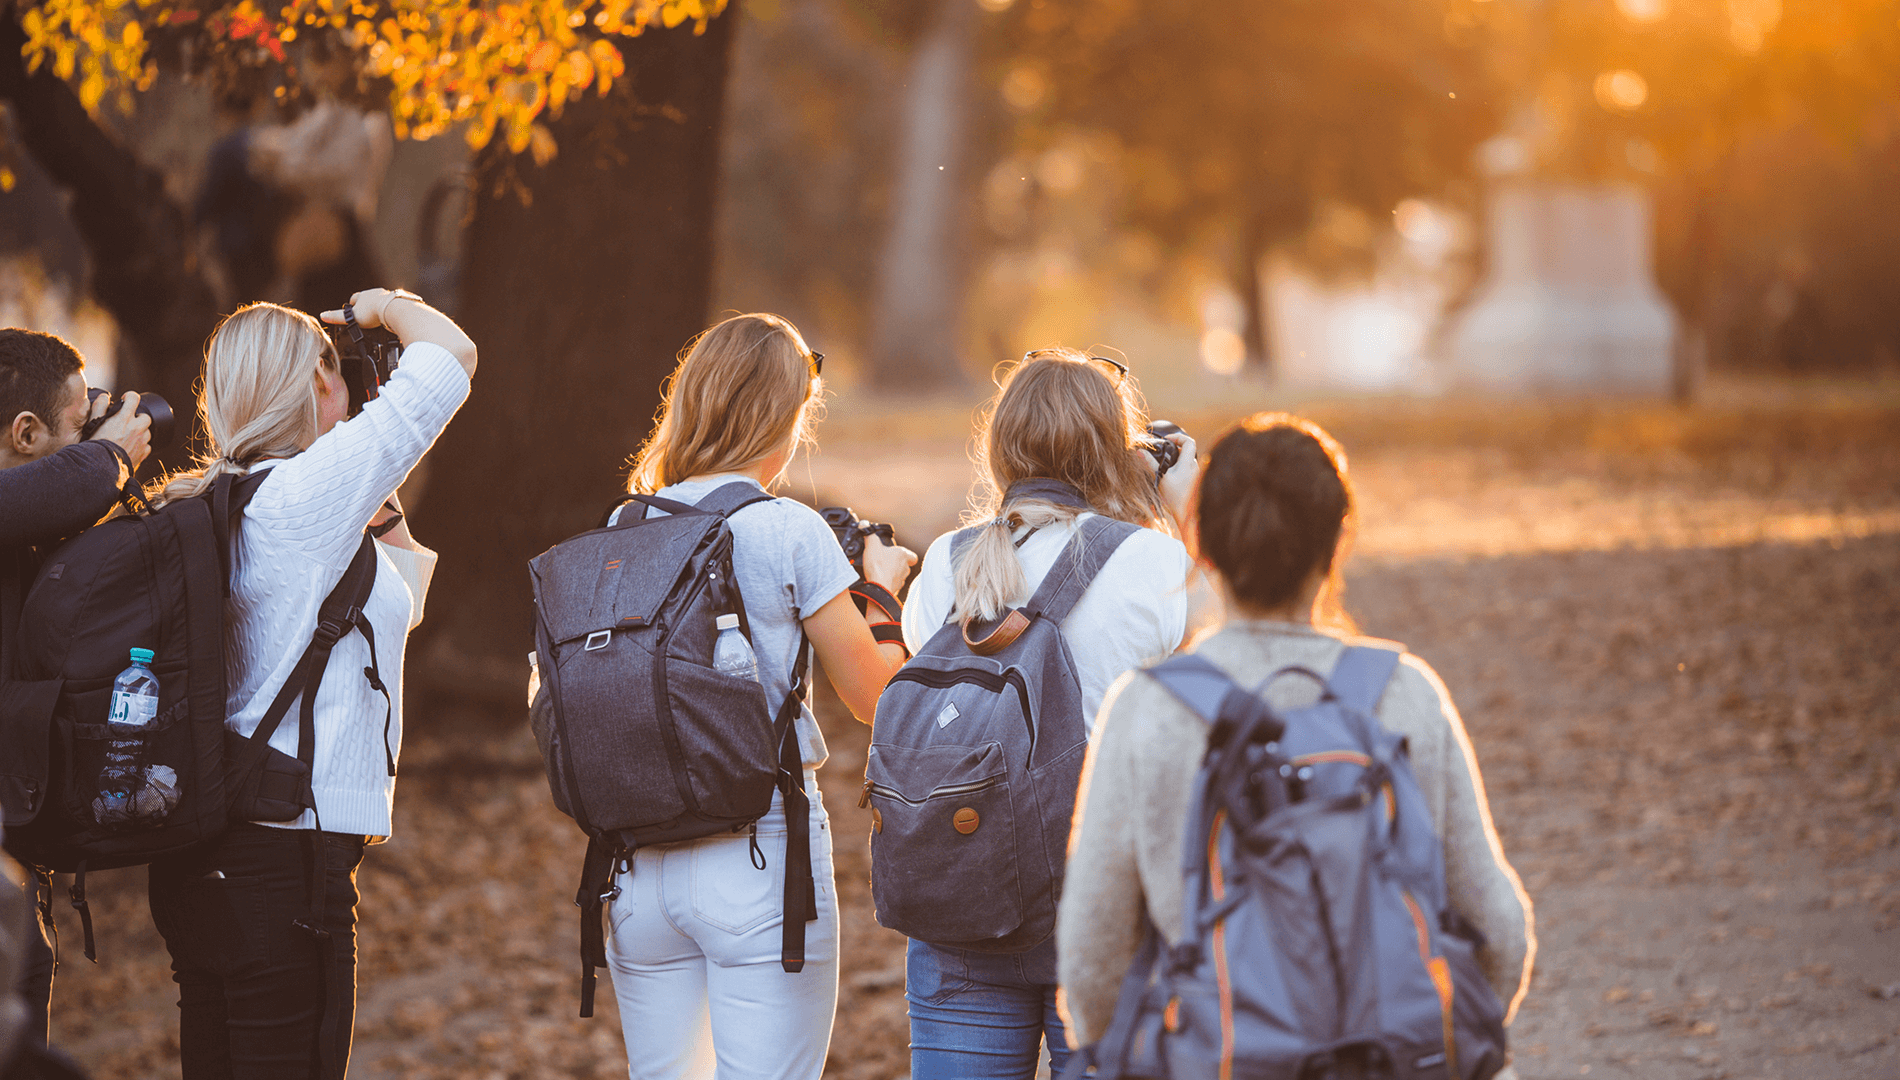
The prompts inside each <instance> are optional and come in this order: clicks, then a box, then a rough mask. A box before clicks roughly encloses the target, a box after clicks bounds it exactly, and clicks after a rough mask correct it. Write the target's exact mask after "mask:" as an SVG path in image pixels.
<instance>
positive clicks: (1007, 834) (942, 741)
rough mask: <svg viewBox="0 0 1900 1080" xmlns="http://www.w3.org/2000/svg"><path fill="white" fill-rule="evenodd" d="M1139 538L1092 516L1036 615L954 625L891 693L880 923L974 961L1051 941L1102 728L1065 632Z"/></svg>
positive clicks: (873, 757) (869, 781) (873, 758)
mask: <svg viewBox="0 0 1900 1080" xmlns="http://www.w3.org/2000/svg"><path fill="white" fill-rule="evenodd" d="M1136 531H1137V528H1136V526H1134V525H1131V524H1129V523H1128V522H1125V521H1116V520H1114V519H1112V518H1107V517H1102V516H1093V517H1089V518H1085V519H1082V520H1081V521H1080V522H1079V523H1078V524H1077V526H1076V530H1075V533H1074V535H1073V536H1072V537H1071V538H1070V540H1069V543H1068V545H1067V546H1066V547H1065V548H1064V549H1063V551H1062V552H1061V554H1059V555H1057V556H1056V561H1055V563H1054V564H1053V565H1051V566H1050V568H1049V572H1048V574H1047V575H1045V576H1044V578H1043V580H1042V584H1041V585H1040V586H1038V587H1037V589H1036V591H1035V594H1034V595H1033V596H1031V597H1030V599H1029V602H1028V603H1027V604H1025V605H1024V606H1023V607H1021V608H1013V609H1011V610H1009V611H1007V612H1005V613H1004V615H1003V616H1002V618H1000V619H999V620H997V621H996V624H995V625H994V626H993V627H991V628H989V629H988V630H987V631H986V632H984V633H983V636H981V637H972V636H971V629H972V628H971V627H966V626H963V625H962V624H961V623H960V622H959V621H958V620H957V618H956V616H955V615H954V613H953V614H952V616H951V619H950V621H949V622H947V623H945V625H944V626H943V627H942V628H941V629H939V630H938V631H937V633H936V634H935V635H934V636H932V637H931V639H930V641H929V642H928V643H927V644H925V645H924V647H923V648H922V649H921V650H919V651H918V653H917V655H916V656H915V657H913V658H911V660H910V662H909V663H907V664H905V665H904V666H903V668H901V669H900V670H899V671H898V672H897V674H896V675H895V676H893V677H892V678H891V681H890V684H889V685H888V686H886V687H885V688H884V695H883V696H882V697H881V698H879V699H878V703H877V722H876V723H875V724H873V725H872V728H871V749H870V754H869V757H868V759H867V761H866V764H865V770H864V794H863V797H862V798H861V799H860V805H863V804H865V803H868V804H869V805H870V807H871V822H872V824H871V896H872V898H873V900H874V901H875V903H876V906H877V921H878V922H879V923H882V924H883V925H885V926H888V927H890V928H891V929H893V930H896V931H898V932H900V933H903V934H905V935H908V936H910V937H914V938H917V939H919V940H921V941H927V942H930V943H932V944H935V945H945V946H950V947H953V948H959V949H970V950H973V951H977V952H1021V951H1024V950H1026V949H1030V948H1033V947H1034V946H1036V945H1039V944H1041V943H1042V942H1043V941H1045V940H1047V939H1048V937H1049V935H1050V934H1051V933H1053V932H1054V930H1055V920H1056V902H1057V901H1058V900H1059V899H1060V898H1061V895H1062V868H1063V863H1064V862H1065V861H1066V859H1067V857H1068V848H1069V819H1070V818H1071V817H1073V816H1074V813H1075V792H1076V786H1077V784H1078V783H1079V782H1080V780H1081V776H1082V758H1083V755H1084V754H1085V752H1086V751H1087V749H1088V725H1089V719H1090V718H1089V717H1087V716H1085V715H1084V714H1083V703H1082V686H1081V683H1080V681H1079V680H1078V679H1077V678H1076V673H1075V658H1074V656H1073V655H1071V654H1070V652H1069V645H1068V642H1066V641H1065V640H1063V637H1062V629H1061V624H1062V620H1063V619H1065V618H1067V617H1068V615H1069V612H1070V611H1071V610H1073V609H1074V607H1075V604H1076V601H1078V600H1080V599H1081V598H1082V593H1083V592H1084V590H1086V589H1087V588H1088V587H1089V583H1090V582H1092V581H1094V580H1095V575H1096V573H1097V572H1099V571H1100V570H1101V568H1102V566H1103V564H1105V563H1106V562H1108V558H1109V556H1111V555H1113V554H1114V553H1115V551H1116V549H1118V548H1119V547H1120V546H1121V544H1122V542H1123V541H1124V540H1126V539H1128V537H1130V536H1132V535H1134V534H1135V532H1136ZM974 536H975V530H973V529H966V530H964V531H963V532H961V533H959V534H958V535H957V536H956V537H955V538H954V539H953V540H952V547H951V551H952V557H953V558H954V557H955V554H956V553H957V552H960V551H961V550H962V549H963V546H964V545H965V544H967V543H969V542H970V541H971V539H973V538H974ZM977 629H978V630H982V628H981V627H978V628H977Z"/></svg>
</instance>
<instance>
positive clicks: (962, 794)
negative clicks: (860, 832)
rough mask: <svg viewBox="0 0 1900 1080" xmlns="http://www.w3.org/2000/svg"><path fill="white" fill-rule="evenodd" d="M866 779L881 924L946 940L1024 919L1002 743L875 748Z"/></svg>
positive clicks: (988, 933) (987, 935)
mask: <svg viewBox="0 0 1900 1080" xmlns="http://www.w3.org/2000/svg"><path fill="white" fill-rule="evenodd" d="M865 784H866V787H865V791H866V794H867V796H868V798H869V801H870V804H871V808H872V813H873V818H872V820H873V822H874V824H873V826H872V832H871V891H872V894H873V896H874V898H875V900H876V903H877V920H878V922H880V923H882V924H883V925H885V926H888V927H890V928H891V929H893V930H897V931H900V932H902V933H904V934H908V935H909V936H911V937H915V938H918V939H920V940H923V941H932V942H940V943H944V944H956V943H962V942H984V941H989V940H993V939H996V938H1000V937H1003V936H1005V935H1007V934H1009V933H1010V932H1012V931H1014V930H1015V929H1016V928H1017V927H1019V926H1021V925H1022V922H1023V897H1022V887H1021V881H1020V877H1019V875H1018V871H1017V862H1018V858H1019V853H1018V851H1017V843H1016V813H1015V808H1014V806H1013V805H1012V803H1011V790H1010V784H1009V773H1008V767H1007V765H1006V764H1005V762H1004V759H1003V749H1002V747H1001V746H1000V745H998V744H996V743H985V744H984V745H982V746H975V747H971V746H932V747H925V748H922V749H911V748H907V747H898V746H873V747H872V748H871V755H870V760H869V761H868V762H867V763H866V767H865Z"/></svg>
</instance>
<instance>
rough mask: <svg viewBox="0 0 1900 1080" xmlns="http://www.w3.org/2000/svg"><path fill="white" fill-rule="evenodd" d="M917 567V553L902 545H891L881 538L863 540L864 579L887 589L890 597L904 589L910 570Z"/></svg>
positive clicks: (873, 537)
mask: <svg viewBox="0 0 1900 1080" xmlns="http://www.w3.org/2000/svg"><path fill="white" fill-rule="evenodd" d="M916 565H917V553H916V552H914V551H912V550H911V549H909V548H907V547H905V546H903V545H902V544H893V543H891V542H890V541H889V540H886V539H884V538H883V537H881V536H867V537H865V538H864V579H865V580H866V581H869V582H871V583H873V584H876V585H882V586H884V587H885V588H886V589H889V590H890V592H891V595H893V596H895V595H897V591H898V590H899V589H902V588H903V587H904V581H905V580H906V579H907V578H909V577H910V568H911V567H913V566H916Z"/></svg>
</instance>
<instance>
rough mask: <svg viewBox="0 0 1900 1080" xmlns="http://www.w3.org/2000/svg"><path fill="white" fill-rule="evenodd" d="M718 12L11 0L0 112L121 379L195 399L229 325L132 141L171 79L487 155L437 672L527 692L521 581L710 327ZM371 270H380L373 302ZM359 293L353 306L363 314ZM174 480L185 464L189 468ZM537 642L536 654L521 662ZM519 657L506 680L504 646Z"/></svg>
mask: <svg viewBox="0 0 1900 1080" xmlns="http://www.w3.org/2000/svg"><path fill="white" fill-rule="evenodd" d="M723 7H724V3H723V0H527V2H523V3H499V4H488V3H479V2H473V0H389V2H384V0H374V2H369V0H291V2H290V3H288V4H287V5H286V6H284V7H282V8H277V9H270V10H266V9H263V8H259V7H258V6H257V4H256V3H255V2H254V0H235V2H231V0H213V2H209V3H204V4H203V5H202V6H200V5H197V4H194V3H192V2H189V0H187V2H185V3H172V2H169V0H40V2H39V3H35V4H24V3H20V2H18V0H15V2H14V3H11V4H8V5H7V6H6V7H5V8H4V9H0V99H4V100H5V101H6V102H7V103H8V104H9V105H10V106H11V110H12V112H13V114H14V116H15V118H16V121H17V123H16V129H17V130H18V131H19V132H20V140H21V142H22V143H23V144H24V145H25V147H26V149H27V150H28V151H29V152H30V153H31V154H32V156H33V157H34V159H35V161H36V162H37V163H39V164H40V165H41V166H42V167H43V168H45V169H46V170H47V171H48V172H49V173H51V174H52V176H53V178H54V180H55V181H56V182H58V183H59V184H61V185H62V186H64V187H66V188H67V189H68V190H70V191H71V192H73V200H72V204H71V212H72V214H73V217H74V219H75V222H76V223H77V225H78V227H79V231H80V233H81V235H82V237H84V239H85V242H86V246H87V248H88V253H89V254H90V256H91V263H92V266H93V274H92V290H93V292H94V295H95V296H96V297H97V298H98V299H99V301H100V302H101V304H102V305H104V306H105V307H106V309H107V310H108V311H109V312H111V313H112V314H113V315H114V316H115V318H116V319H117V320H118V322H119V324H120V325H121V327H123V332H124V334H125V339H126V342H127V343H128V344H129V345H130V346H131V349H130V352H131V354H132V355H131V356H129V357H128V361H129V362H128V363H127V364H126V365H125V366H124V369H123V372H122V374H123V375H124V376H126V377H125V378H122V379H121V382H122V383H128V382H129V383H131V384H132V385H138V386H141V387H143V388H146V389H154V390H158V391H160V392H162V393H164V394H166V395H167V396H168V397H170V398H171V399H172V400H173V401H175V402H178V403H180V405H181V406H183V405H184V403H186V402H189V401H190V400H191V399H192V393H191V383H192V380H193V379H194V378H195V377H196V374H197V371H198V367H199V364H200V361H201V356H202V353H201V349H202V343H203V341H204V339H205V337H206V336H207V335H208V334H209V333H210V331H211V329H212V327H213V326H214V325H215V323H216V319H217V315H218V310H217V306H216V301H215V299H214V297H213V293H212V290H211V289H210V287H209V286H208V284H207V282H206V280H205V276H204V274H203V273H202V268H201V267H200V266H199V264H198V261H197V254H196V248H195V242H194V237H193V230H192V226H191V223H190V220H189V216H188V215H187V213H186V212H185V210H184V209H183V208H182V207H181V206H179V205H178V204H177V203H176V201H175V200H173V199H172V197H171V196H170V195H169V194H168V193H167V192H166V189H165V185H164V181H163V177H161V176H160V175H159V174H158V173H157V171H156V170H154V169H152V168H151V167H149V166H147V165H145V164H143V163H141V162H139V161H138V160H137V159H136V158H134V157H133V155H132V154H131V153H130V152H129V151H128V150H127V149H126V148H125V146H124V144H123V143H122V142H121V141H120V140H119V139H117V138H115V137H114V134H113V132H112V131H111V129H110V123H109V117H107V116H106V115H105V113H106V110H108V109H117V110H119V111H120V112H122V113H129V112H130V111H131V110H132V109H135V108H136V104H135V101H134V100H133V99H134V96H135V95H136V93H137V92H138V91H139V90H140V89H142V88H144V87H146V86H148V85H150V83H151V81H152V79H153V78H154V77H155V75H156V73H157V71H158V69H159V67H160V66H161V65H162V66H165V67H167V68H171V69H174V70H178V71H182V72H185V73H189V74H191V75H193V76H195V77H196V78H198V79H200V80H204V81H207V82H209V83H210V84H211V85H212V87H213V89H214V93H216V94H217V95H218V96H219V98H220V99H221V100H232V99H236V100H249V99H255V98H258V97H263V98H265V99H266V100H274V101H276V102H280V103H282V104H283V107H284V109H285V111H287V112H293V111H295V110H296V109H297V108H298V107H299V106H300V105H303V104H306V103H308V102H309V101H310V99H314V98H319V97H335V98H340V99H343V100H346V101H349V102H351V103H354V104H356V105H359V106H368V107H374V108H381V109H386V110H387V112H388V115H389V116H390V118H391V120H392V122H393V123H394V126H395V128H396V131H397V133H398V134H399V135H408V136H412V137H425V136H430V135H435V134H439V133H443V132H446V131H447V130H448V129H449V128H450V126H451V125H457V126H459V130H460V131H461V132H462V134H463V135H464V137H466V138H467V139H468V141H469V143H470V145H471V146H473V147H475V148H476V149H477V151H478V153H477V156H476V160H475V166H474V174H473V178H472V180H471V186H472V191H471V207H470V210H469V214H468V219H467V223H466V228H465V240H464V243H463V255H464V267H463V270H462V273H461V276H460V293H461V297H460V300H461V303H460V304H459V305H458V306H459V307H460V309H461V311H462V315H463V322H464V324H465V325H466V326H467V328H468V330H469V332H470V334H471V336H473V337H474V338H475V339H476V340H477V341H478V342H479V343H480V345H481V348H482V351H483V357H484V360H485V361H486V362H485V363H484V365H483V370H482V377H481V378H480V379H478V380H476V384H475V390H474V393H473V395H472V396H471V399H470V402H469V404H468V406H467V407H466V408H465V409H464V411H463V414H462V416H461V418H460V420H459V422H458V423H457V424H455V425H453V426H452V427H451V429H450V431H449V433H448V434H447V435H446V436H445V437H444V439H443V441H442V445H441V448H440V449H439V451H438V452H437V453H436V454H435V455H434V459H435V460H444V459H446V460H450V461H453V462H454V464H453V466H452V467H445V468H442V469H440V470H438V471H437V473H436V477H437V481H436V483H435V485H434V486H433V487H432V489H431V491H430V493H429V497H428V499H427V500H426V503H425V504H424V505H423V506H422V507H420V508H418V510H419V512H418V513H417V514H416V517H417V518H418V520H419V521H420V522H421V527H422V528H424V529H425V530H426V535H428V536H429V538H430V540H431V542H432V543H434V544H436V545H437V546H438V547H439V548H440V549H441V551H442V552H443V554H444V556H445V558H444V563H443V566H444V569H443V573H442V577H441V586H442V587H441V588H440V589H438V590H437V603H436V605H434V606H435V608H436V611H437V617H436V618H435V619H432V620H431V622H430V627H431V629H433V630H434V631H435V636H434V638H433V639H432V641H431V642H430V645H431V647H432V652H431V653H430V654H429V655H430V656H433V657H435V658H436V661H437V662H436V663H435V664H434V665H433V666H431V665H429V664H424V665H421V666H420V670H419V672H418V673H419V674H420V675H421V676H422V678H423V679H424V680H425V681H428V682H432V683H434V684H436V685H438V686H448V687H456V688H461V689H464V690H472V691H473V692H475V693H477V694H478V695H482V694H486V695H489V696H491V697H492V698H494V699H497V700H510V701H512V700H513V699H514V698H515V697H517V696H518V694H519V681H520V680H519V677H518V676H519V672H518V671H517V669H518V668H519V667H520V663H519V649H525V647H526V646H525V642H526V640H527V631H526V628H527V627H528V626H529V625H530V623H529V597H528V591H527V587H526V582H525V575H524V574H523V571H522V567H523V565H524V564H525V562H526V560H527V559H528V558H529V557H530V556H531V555H533V554H535V553H536V552H537V551H539V550H540V549H541V548H543V547H545V546H546V545H547V544H548V543H550V542H552V541H553V540H554V539H556V538H558V537H560V536H562V535H566V534H571V533H574V532H577V531H580V530H582V529H584V528H586V527H588V526H589V525H590V524H592V523H593V519H594V518H595V517H596V516H597V514H598V510H599V506H600V505H601V504H602V503H604V502H605V500H606V499H607V498H608V497H609V496H610V495H611V494H612V492H613V491H614V490H615V488H616V487H617V486H618V473H619V471H620V468H621V462H622V461H623V459H624V458H625V457H626V455H627V454H628V453H629V452H630V451H631V450H632V449H634V448H635V447H636V446H637V445H638V443H639V441H640V440H641V439H642V438H644V436H645V434H646V431H647V428H648V426H649V424H650V421H651V418H652V415H653V411H654V408H655V407H656V405H657V404H658V401H659V389H660V383H661V380H662V379H663V378H664V376H665V374H666V372H668V371H670V370H671V368H672V365H673V362H674V358H675V355H676V353H677V350H678V349H679V348H680V346H681V345H682V344H683V343H684V342H685V341H686V340H687V339H688V338H690V337H691V336H692V335H693V334H694V333H696V332H697V331H699V330H700V329H701V328H702V327H703V325H704V319H705V316H706V308H707V306H708V303H709V299H710V286H711V275H712V237H713V207H714V192H715V189H716V186H717V185H716V177H717V169H718V148H719V133H720V125H721V118H722V115H723V105H724V99H725V84H726V61H727V55H728V52H729V44H730V41H731V30H730V24H731V22H732V19H731V18H730V17H728V18H718V17H717V16H718V15H719V13H720V11H721V10H722V8H723ZM372 284H377V283H376V282H371V281H364V282H360V283H358V284H357V286H356V287H368V286H370V285H372ZM344 299H346V296H337V297H334V298H333V299H332V301H331V302H332V303H341V302H342V301H343V300H344ZM171 463H172V464H178V463H180V462H179V459H178V457H176V456H174V458H173V459H172V462H171ZM518 647H519V648H518ZM502 657H507V658H511V660H510V662H509V663H508V665H507V666H506V667H505V668H504V667H501V666H499V665H497V664H495V663H494V661H495V660H496V659H497V658H502Z"/></svg>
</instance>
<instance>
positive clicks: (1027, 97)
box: [1003, 64, 1049, 112]
mask: <svg viewBox="0 0 1900 1080" xmlns="http://www.w3.org/2000/svg"><path fill="white" fill-rule="evenodd" d="M1048 92H1049V82H1048V80H1046V79H1044V78H1043V77H1042V72H1040V71H1037V70H1036V69H1035V68H1034V67H1032V66H1030V65H1028V64H1017V65H1016V66H1015V67H1013V68H1011V69H1010V70H1009V74H1008V75H1007V76H1006V77H1005V78H1004V79H1003V100H1004V101H1007V102H1009V105H1010V108H1012V109H1015V110H1016V111H1017V112H1028V111H1029V110H1031V109H1033V108H1035V107H1036V106H1037V105H1039V104H1041V102H1042V98H1043V95H1044V94H1046V93H1048Z"/></svg>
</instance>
